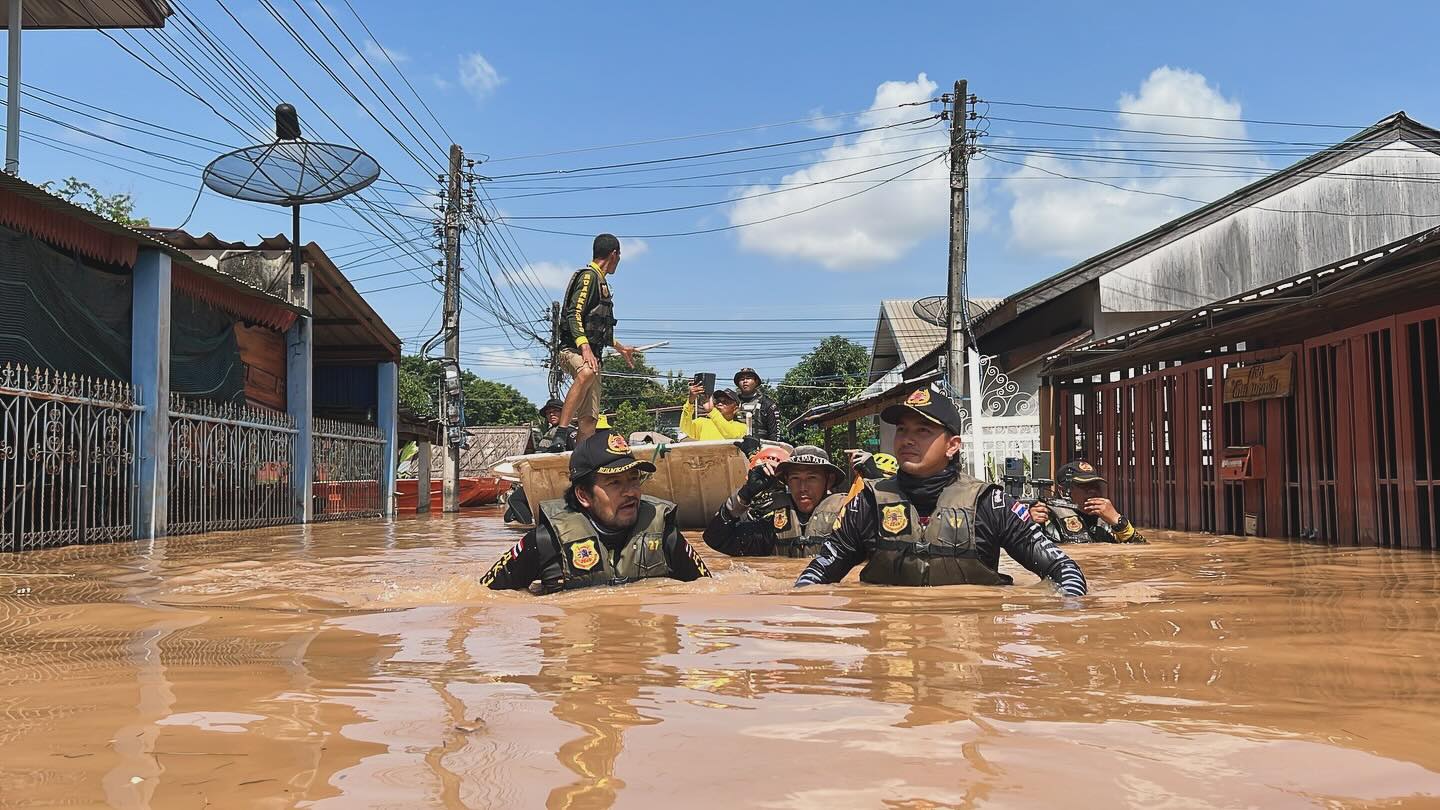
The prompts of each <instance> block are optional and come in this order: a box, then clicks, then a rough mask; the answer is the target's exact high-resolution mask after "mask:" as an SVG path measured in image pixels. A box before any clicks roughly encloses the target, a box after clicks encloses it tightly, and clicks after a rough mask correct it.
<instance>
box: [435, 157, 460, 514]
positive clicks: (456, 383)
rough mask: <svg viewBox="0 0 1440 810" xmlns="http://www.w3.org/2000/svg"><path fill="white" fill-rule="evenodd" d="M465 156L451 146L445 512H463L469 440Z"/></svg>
mask: <svg viewBox="0 0 1440 810" xmlns="http://www.w3.org/2000/svg"><path fill="white" fill-rule="evenodd" d="M463 161H464V153H463V152H461V150H460V147H459V146H457V145H456V144H450V173H449V175H448V177H447V178H446V192H445V304H444V306H445V361H444V365H443V366H442V371H441V387H442V391H443V394H444V397H443V398H444V403H445V407H444V413H445V473H444V487H445V494H444V501H445V504H444V509H445V511H446V512H458V511H460V444H461V441H462V440H463V438H464V436H465V430H464V427H463V424H464V404H463V401H462V400H461V391H460V214H461V211H462V210H463V205H464V204H463V200H462V199H461V196H460V180H461V164H462V163H463Z"/></svg>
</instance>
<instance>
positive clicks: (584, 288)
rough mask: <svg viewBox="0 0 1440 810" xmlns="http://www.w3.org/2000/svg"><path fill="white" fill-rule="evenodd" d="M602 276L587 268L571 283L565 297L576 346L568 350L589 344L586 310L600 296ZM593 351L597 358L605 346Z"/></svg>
mask: <svg viewBox="0 0 1440 810" xmlns="http://www.w3.org/2000/svg"><path fill="white" fill-rule="evenodd" d="M599 276H600V274H599V273H597V272H595V269H594V268H591V267H587V268H584V269H582V270H580V271H579V275H578V276H576V278H575V279H574V280H573V281H572V282H571V283H570V289H569V290H567V291H566V292H567V293H568V294H567V295H566V296H565V315H564V317H565V321H566V323H568V324H569V325H570V334H571V335H573V336H574V338H575V345H574V346H567V347H566V348H571V349H578V348H580V347H581V346H583V345H585V344H586V343H587V342H589V338H588V337H587V336H586V335H585V309H586V308H587V307H588V306H589V303H590V299H591V298H592V297H594V296H596V295H599V294H600V293H599V287H600V278H599ZM591 350H592V351H594V352H595V356H596V357H599V356H600V353H601V352H602V351H604V350H605V347H604V346H592V347H591Z"/></svg>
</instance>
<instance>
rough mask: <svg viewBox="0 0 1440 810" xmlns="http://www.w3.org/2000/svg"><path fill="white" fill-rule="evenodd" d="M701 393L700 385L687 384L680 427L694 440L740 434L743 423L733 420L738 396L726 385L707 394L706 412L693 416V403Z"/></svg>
mask: <svg viewBox="0 0 1440 810" xmlns="http://www.w3.org/2000/svg"><path fill="white" fill-rule="evenodd" d="M704 395H705V389H704V388H703V387H702V386H699V385H692V386H690V399H689V401H687V402H686V403H685V407H683V408H681V409H680V430H681V431H682V432H684V434H685V435H686V436H689V437H690V438H692V439H695V440H697V441H703V440H706V439H739V438H741V437H743V436H744V435H745V433H746V430H745V423H744V422H739V421H736V419H735V415H736V414H737V413H738V412H739V411H740V397H739V396H737V395H736V394H735V392H734V391H731V390H730V389H729V388H722V389H720V390H719V391H716V392H715V393H714V394H713V395H712V396H711V397H710V412H709V413H707V414H705V415H704V416H702V417H700V418H699V419H696V418H695V405H696V403H698V402H699V400H700V397H702V396H704Z"/></svg>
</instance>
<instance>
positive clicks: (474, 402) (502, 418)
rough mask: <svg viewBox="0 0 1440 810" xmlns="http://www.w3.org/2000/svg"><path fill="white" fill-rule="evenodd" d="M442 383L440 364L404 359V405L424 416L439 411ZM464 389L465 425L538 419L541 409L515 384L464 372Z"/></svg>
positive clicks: (516, 423) (509, 422) (516, 422)
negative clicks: (437, 401) (437, 403)
mask: <svg viewBox="0 0 1440 810" xmlns="http://www.w3.org/2000/svg"><path fill="white" fill-rule="evenodd" d="M439 384H440V365H439V364H438V363H432V362H428V361H426V360H425V359H423V358H420V357H415V356H406V357H402V358H400V384H399V390H398V395H399V399H400V406H401V407H403V408H407V409H409V410H411V411H414V412H415V413H416V414H418V415H420V416H427V417H431V418H434V417H435V416H437V415H438V414H439V408H438V406H437V405H436V402H435V398H436V396H437V395H438V391H439ZM460 390H461V392H462V393H463V394H464V396H465V424H467V425H474V426H485V425H524V424H527V423H533V422H535V421H536V420H537V419H538V417H539V415H540V412H539V411H538V410H537V409H536V408H535V405H534V404H533V403H531V402H530V400H528V399H526V398H525V396H524V395H523V394H521V393H520V392H519V391H518V390H517V389H516V388H515V387H514V386H513V385H506V384H504V383H497V382H493V381H491V380H486V379H482V378H480V377H477V376H475V374H474V373H472V372H469V371H464V370H462V371H461V372H460Z"/></svg>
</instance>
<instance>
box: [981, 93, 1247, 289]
mask: <svg viewBox="0 0 1440 810" xmlns="http://www.w3.org/2000/svg"><path fill="white" fill-rule="evenodd" d="M1117 109H1119V110H1120V111H1121V113H1120V114H1119V115H1117V116H1116V122H1117V123H1116V124H1115V125H1116V126H1118V127H1120V128H1122V129H1125V130H1127V131H1126V132H1122V133H1115V134H1114V135H1113V136H1109V137H1106V138H1097V139H1096V140H1095V142H1094V143H1093V144H1090V145H1082V146H1080V147H1069V148H1067V150H1066V151H1070V152H1073V151H1076V150H1077V149H1086V150H1088V149H1091V148H1096V149H1119V148H1121V147H1122V146H1124V147H1126V148H1131V149H1133V148H1135V147H1136V144H1135V141H1156V142H1157V145H1156V148H1159V149H1186V148H1194V149H1203V148H1204V146H1205V145H1206V144H1211V145H1215V144H1224V143H1225V141H1216V140H1214V139H1216V138H1244V137H1246V130H1245V125H1244V124H1241V123H1239V122H1236V121H1225V120H1201V119H1202V118H1203V119H1234V118H1239V117H1240V113H1241V109H1240V104H1239V102H1237V101H1234V100H1232V99H1227V98H1225V97H1224V96H1223V95H1222V94H1221V93H1220V91H1219V89H1217V88H1215V87H1213V86H1211V84H1210V83H1209V82H1208V81H1207V80H1206V79H1205V77H1204V76H1202V75H1201V74H1199V73H1195V72H1193V71H1189V70H1183V69H1178V68H1171V67H1161V68H1157V69H1156V70H1154V71H1153V72H1152V73H1151V74H1150V75H1149V76H1148V77H1147V78H1146V79H1145V81H1144V82H1142V83H1141V85H1140V89H1139V92H1137V93H1135V94H1130V93H1125V94H1123V95H1121V96H1120V98H1119V100H1118V101H1117ZM1141 113H1147V114H1149V115H1142V114H1141ZM1155 114H1160V115H1184V116H1198V117H1200V118H1157V117H1153V116H1154V115H1155ZM1160 133H1166V134H1160ZM1118 141H1126V142H1128V143H1127V144H1120V143H1117V142H1118ZM1162 143H1163V144H1164V145H1163V146H1161V145H1160V144H1162ZM1096 154H1097V155H1106V154H1116V153H1107V152H1097V153H1096ZM1001 156H1002V155H1000V154H997V155H996V157H1001ZM1126 156H1127V157H1129V158H1137V157H1138V158H1140V159H1147V158H1154V159H1163V160H1170V161H1174V162H1178V163H1187V164H1191V165H1189V166H1185V167H1175V168H1166V167H1146V166H1139V165H1136V164H1134V163H1131V162H1129V161H1116V162H1096V161H1077V160H1073V159H1062V158H1057V157H1053V156H1047V155H1033V154H1032V155H1031V156H1029V157H1027V158H1024V160H1023V162H1024V164H1025V165H1024V167H1023V168H1021V169H1020V170H1019V171H1017V172H1015V173H1013V174H1011V175H1009V177H1008V179H1007V180H1006V181H1005V183H1004V186H1005V188H1006V190H1007V191H1009V192H1010V194H1011V195H1012V196H1013V198H1014V202H1013V204H1012V205H1011V207H1010V229H1011V233H1010V244H1011V246H1012V247H1014V248H1015V249H1017V250H1020V251H1022V252H1025V253H1031V254H1040V255H1048V256H1058V257H1061V258H1064V259H1070V260H1074V259H1082V258H1085V257H1087V256H1091V255H1094V254H1095V253H1098V252H1100V251H1102V250H1105V249H1106V248H1110V247H1113V246H1115V245H1118V244H1120V243H1122V242H1125V241H1126V240H1128V239H1131V238H1134V237H1136V236H1139V235H1140V234H1142V233H1144V232H1145V231H1147V230H1149V229H1151V228H1153V227H1155V226H1156V225H1159V224H1161V223H1163V222H1166V221H1168V220H1170V219H1174V218H1175V217H1177V216H1180V215H1181V214H1183V213H1185V212H1187V211H1190V210H1193V209H1194V208H1196V207H1197V206H1198V205H1199V203H1196V202H1191V201H1189V200H1186V199H1177V197H1179V198H1190V200H1214V199H1216V198H1218V197H1221V196H1223V195H1225V194H1227V193H1229V192H1230V191H1233V190H1234V189H1235V188H1237V187H1239V186H1241V185H1243V184H1245V183H1247V182H1250V181H1251V180H1252V179H1254V178H1251V177H1244V176H1241V177H1237V176H1234V175H1235V174H1237V173H1236V172H1235V171H1233V170H1230V169H1222V170H1216V171H1207V170H1206V169H1205V167H1204V166H1203V165H1201V166H1198V167H1197V165H1195V164H1209V165H1214V166H1243V167H1254V168H1264V161H1263V160H1260V159H1259V158H1253V157H1252V158H1247V157H1246V156H1245V155H1241V154H1205V153H1203V152H1197V153H1194V154H1183V155H1176V154H1162V153H1148V154H1147V153H1144V152H1139V153H1135V152H1130V153H1126ZM1005 159H1007V160H1008V159H1010V157H1009V156H1005ZM985 162H986V161H982V164H983V163H985ZM1242 174H1243V173H1242ZM1097 175H1103V176H1104V177H1096V179H1095V180H1094V181H1085V180H1075V179H1066V178H1075V177H1086V176H1092V177H1094V176H1097ZM1117 176H1118V177H1117ZM1101 183H1108V184H1110V185H1102V184H1101ZM1116 186H1118V188H1116ZM1167 195H1168V196H1167Z"/></svg>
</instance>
